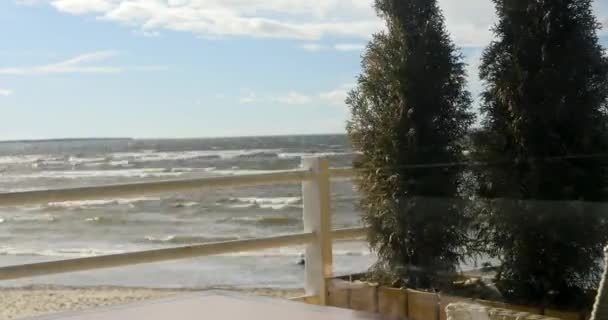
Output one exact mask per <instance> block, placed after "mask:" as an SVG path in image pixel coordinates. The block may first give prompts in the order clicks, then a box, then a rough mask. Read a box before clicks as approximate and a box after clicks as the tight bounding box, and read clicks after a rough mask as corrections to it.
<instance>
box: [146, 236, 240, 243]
mask: <svg viewBox="0 0 608 320" xmlns="http://www.w3.org/2000/svg"><path fill="white" fill-rule="evenodd" d="M144 239H145V240H146V241H148V242H151V243H166V244H170V243H172V244H197V243H210V242H226V241H234V240H238V239H239V238H238V237H229V236H225V237H222V236H198V235H168V236H146V237H144Z"/></svg>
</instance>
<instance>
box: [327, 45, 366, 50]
mask: <svg viewBox="0 0 608 320" xmlns="http://www.w3.org/2000/svg"><path fill="white" fill-rule="evenodd" d="M364 48H365V44H363V43H338V44H336V45H334V49H336V50H338V51H361V50H363V49H364Z"/></svg>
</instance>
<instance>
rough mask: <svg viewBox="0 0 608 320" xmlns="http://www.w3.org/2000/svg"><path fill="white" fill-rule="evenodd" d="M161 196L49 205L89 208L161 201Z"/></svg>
mask: <svg viewBox="0 0 608 320" xmlns="http://www.w3.org/2000/svg"><path fill="white" fill-rule="evenodd" d="M160 200H161V199H160V198H154V197H139V198H124V199H122V198H121V199H105V200H78V201H62V202H51V203H49V204H48V206H49V207H56V208H88V207H101V206H106V205H129V204H134V203H137V202H143V201H160Z"/></svg>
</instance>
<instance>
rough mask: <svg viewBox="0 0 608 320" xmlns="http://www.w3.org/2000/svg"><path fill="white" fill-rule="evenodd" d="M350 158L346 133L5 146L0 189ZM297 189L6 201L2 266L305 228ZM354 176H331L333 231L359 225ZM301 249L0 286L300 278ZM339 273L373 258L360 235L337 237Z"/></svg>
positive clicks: (0, 237) (268, 282) (284, 281)
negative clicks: (307, 158) (23, 204)
mask: <svg viewBox="0 0 608 320" xmlns="http://www.w3.org/2000/svg"><path fill="white" fill-rule="evenodd" d="M310 155H324V156H327V157H329V159H330V161H331V164H332V166H349V165H350V163H351V161H352V156H353V154H352V151H351V150H350V148H349V146H348V144H347V141H346V137H344V136H339V135H336V136H311V137H265V138H226V139H188V140H88V141H55V142H29V143H27V142H26V143H19V142H15V143H2V144H0V192H11V191H23V190H37V189H53V188H65V187H78V186H86V185H99V184H115V183H125V182H137V181H152V180H159V179H163V180H166V179H188V178H198V177H208V176H222V175H237V174H251V173H259V172H272V171H274V170H283V169H292V168H297V167H298V166H299V164H300V162H301V158H302V157H305V156H310ZM300 189H301V187H300V186H299V185H297V184H295V185H274V186H264V187H255V188H253V187H250V188H225V189H220V190H200V191H192V192H187V193H173V194H163V195H160V196H141V197H137V198H128V199H127V198H125V199H111V200H86V201H70V202H60V203H49V204H47V205H40V206H26V207H14V208H0V265H10V264H15V263H26V262H33V261H45V260H53V259H65V258H73V257H83V256H92V255H100V254H111V253H120V252H129V251H137V250H147V249H155V248H164V247H171V246H178V245H186V244H195V243H205V242H213V241H226V240H237V239H247V238H254V237H264V236H270V235H277V234H284V233H290V232H298V231H301V230H302V219H301V217H302V199H301V190H300ZM356 198H357V195H356V194H355V193H354V192H353V190H352V185H351V183H350V182H349V181H348V180H337V181H334V182H333V183H332V206H333V226H334V228H342V227H350V226H356V225H358V224H359V214H358V213H357V211H356V209H355V202H356ZM302 250H303V249H302V248H300V247H290V248H278V249H272V250H264V251H260V252H250V253H238V254H229V255H222V256H213V257H205V258H200V259H190V260H183V261H178V262H170V263H158V264H151V265H145V266H133V267H127V268H119V269H112V270H103V271H91V272H81V273H74V274H69V275H62V276H52V277H40V278H33V279H28V280H24V281H9V282H3V283H0V285H22V284H40V283H45V284H47V283H52V284H67V285H134V286H154V287H207V286H215V285H233V286H256V285H263V286H282V287H285V286H288V287H291V286H300V285H301V284H302V281H303V280H302V279H303V270H302V267H301V266H298V265H297V264H296V263H295V262H296V260H297V258H298V256H299V255H300V254H301V252H302ZM334 257H335V269H336V271H337V272H358V271H362V270H364V269H365V268H366V267H367V266H369V265H370V264H371V262H372V261H373V259H374V258H373V256H372V255H370V253H369V250H368V249H367V247H366V245H365V244H364V243H363V242H360V241H347V242H339V243H336V244H335V248H334Z"/></svg>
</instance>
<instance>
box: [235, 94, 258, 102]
mask: <svg viewBox="0 0 608 320" xmlns="http://www.w3.org/2000/svg"><path fill="white" fill-rule="evenodd" d="M257 100H258V98H257V96H256V94H255V93H253V92H248V93H246V94H245V95H243V96H241V97H240V98H239V103H240V104H250V103H254V102H256V101H257Z"/></svg>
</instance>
